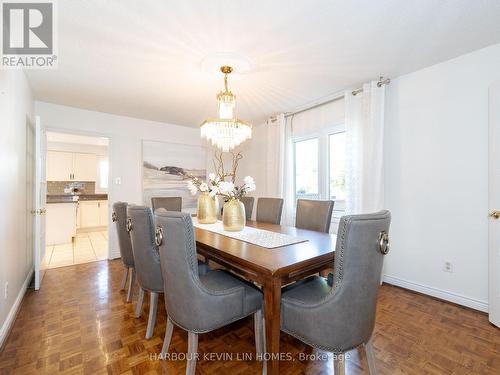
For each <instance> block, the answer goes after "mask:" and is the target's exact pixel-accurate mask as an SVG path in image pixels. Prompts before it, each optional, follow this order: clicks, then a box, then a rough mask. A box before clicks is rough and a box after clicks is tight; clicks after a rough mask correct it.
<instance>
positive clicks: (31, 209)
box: [26, 118, 36, 264]
mask: <svg viewBox="0 0 500 375" xmlns="http://www.w3.org/2000/svg"><path fill="white" fill-rule="evenodd" d="M35 132H36V131H35V125H34V124H33V123H32V122H31V120H30V119H29V118H26V260H27V262H28V264H33V256H34V253H35V252H34V248H35V235H34V234H35V215H36V202H35V181H36V135H35Z"/></svg>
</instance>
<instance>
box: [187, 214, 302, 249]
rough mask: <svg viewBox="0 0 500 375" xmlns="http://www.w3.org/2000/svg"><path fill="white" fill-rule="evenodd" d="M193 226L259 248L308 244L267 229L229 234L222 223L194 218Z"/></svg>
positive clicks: (246, 230) (245, 229) (253, 229)
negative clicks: (204, 221)
mask: <svg viewBox="0 0 500 375" xmlns="http://www.w3.org/2000/svg"><path fill="white" fill-rule="evenodd" d="M193 225H194V226H195V227H196V228H200V229H205V230H208V231H210V232H214V233H218V234H222V235H224V236H227V237H230V238H234V239H237V240H240V241H244V242H248V243H251V244H254V245H257V246H261V247H266V248H268V249H274V248H276V247H282V246H288V245H293V244H296V243H300V242H306V241H308V240H307V239H304V238H300V237H294V236H290V235H288V234H283V233H276V232H271V231H269V230H265V229H257V228H253V227H245V228H243V230H242V231H241V232H228V231H225V230H224V227H223V225H222V221H217V222H216V223H214V224H200V223H199V222H198V219H196V218H193Z"/></svg>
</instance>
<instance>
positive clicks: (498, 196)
mask: <svg viewBox="0 0 500 375" xmlns="http://www.w3.org/2000/svg"><path fill="white" fill-rule="evenodd" d="M489 97H490V99H489V208H490V221H489V226H488V230H489V262H488V264H489V301H488V305H489V317H490V322H491V323H493V324H494V325H496V326H498V327H500V82H497V83H496V84H493V85H492V86H491V87H490V95H489Z"/></svg>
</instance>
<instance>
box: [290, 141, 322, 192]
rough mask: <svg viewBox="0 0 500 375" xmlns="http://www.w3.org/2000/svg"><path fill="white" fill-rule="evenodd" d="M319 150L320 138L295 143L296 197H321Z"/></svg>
mask: <svg viewBox="0 0 500 375" xmlns="http://www.w3.org/2000/svg"><path fill="white" fill-rule="evenodd" d="M318 151H319V139H318V138H311V139H306V140H301V141H300V140H299V141H296V142H295V143H294V153H295V198H296V199H301V198H303V199H319V174H318Z"/></svg>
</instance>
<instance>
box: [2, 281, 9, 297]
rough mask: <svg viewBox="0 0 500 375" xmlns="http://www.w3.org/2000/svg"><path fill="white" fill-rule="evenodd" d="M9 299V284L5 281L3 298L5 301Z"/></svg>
mask: <svg viewBox="0 0 500 375" xmlns="http://www.w3.org/2000/svg"><path fill="white" fill-rule="evenodd" d="M8 297H9V282H8V281H7V282H6V283H5V285H4V290H3V298H4V299H7V298H8Z"/></svg>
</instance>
